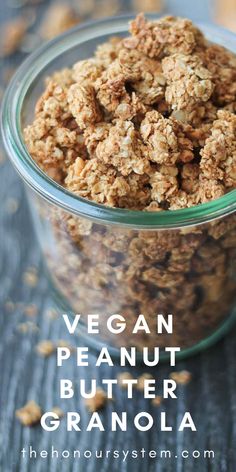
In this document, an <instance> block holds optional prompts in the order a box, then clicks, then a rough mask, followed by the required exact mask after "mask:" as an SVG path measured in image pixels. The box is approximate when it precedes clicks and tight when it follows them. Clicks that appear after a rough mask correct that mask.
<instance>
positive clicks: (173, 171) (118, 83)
mask: <svg viewBox="0 0 236 472" xmlns="http://www.w3.org/2000/svg"><path fill="white" fill-rule="evenodd" d="M130 32H131V36H130V37H128V38H125V39H121V38H112V39H111V40H110V41H109V42H108V43H105V44H102V45H99V46H98V48H97V51H96V52H95V55H94V57H93V58H90V59H86V60H83V61H79V62H78V63H76V64H75V65H74V66H73V68H72V69H65V70H62V71H59V72H57V73H55V74H54V75H53V76H52V77H50V78H49V79H48V81H47V87H46V90H45V92H44V94H43V95H42V97H41V98H40V99H39V101H38V103H37V106H36V116H35V121H34V123H33V124H32V125H30V126H28V127H27V128H26V130H25V140H26V144H27V146H28V149H29V151H30V153H31V155H32V157H33V158H34V159H35V160H36V161H37V162H38V164H39V165H40V167H41V168H42V169H43V170H44V171H45V172H47V173H48V175H49V176H50V177H51V178H53V179H55V180H57V181H58V182H59V183H61V184H62V185H64V186H65V187H66V188H67V189H68V190H70V191H72V192H74V193H76V194H77V195H79V196H81V197H84V198H87V199H90V200H93V201H95V202H97V203H103V204H105V205H109V206H113V207H119V208H129V209H136V210H147V211H153V210H155V211H158V210H163V209H164V210H168V209H170V210H173V209H178V208H185V207H189V206H193V205H197V204H199V203H205V202H207V201H210V200H213V199H215V198H218V197H220V196H221V195H223V194H225V193H226V192H228V191H230V190H232V189H234V188H235V177H234V166H235V164H234V162H235V153H236V139H235V127H236V124H235V122H236V118H235V103H236V58H235V56H234V55H233V53H231V52H230V51H227V50H226V49H225V48H223V47H221V46H218V45H214V44H213V45H212V44H209V43H208V41H207V40H206V39H205V38H204V36H203V34H202V33H201V32H200V31H199V30H198V28H197V27H195V26H194V25H193V23H192V22H191V21H190V20H187V19H182V18H175V17H165V18H162V19H159V20H157V21H153V22H150V21H148V20H146V19H145V17H144V16H143V15H142V14H141V15H138V16H137V18H136V19H135V20H134V21H132V22H131V26H130Z"/></svg>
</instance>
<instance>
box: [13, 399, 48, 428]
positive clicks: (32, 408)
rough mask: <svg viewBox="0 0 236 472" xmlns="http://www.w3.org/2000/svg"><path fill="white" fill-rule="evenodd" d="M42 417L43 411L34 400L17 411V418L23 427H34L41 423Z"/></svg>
mask: <svg viewBox="0 0 236 472" xmlns="http://www.w3.org/2000/svg"><path fill="white" fill-rule="evenodd" d="M41 416H42V410H41V408H40V406H39V405H37V403H35V402H34V401H33V400H31V401H29V402H28V403H27V404H26V405H25V406H23V407H22V408H20V409H19V410H16V417H17V418H18V420H19V421H20V422H21V423H22V424H23V426H33V425H35V424H37V423H39V421H40V419H41Z"/></svg>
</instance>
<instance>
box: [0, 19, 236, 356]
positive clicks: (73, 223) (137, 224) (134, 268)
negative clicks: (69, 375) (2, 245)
mask: <svg viewBox="0 0 236 472" xmlns="http://www.w3.org/2000/svg"><path fill="white" fill-rule="evenodd" d="M128 19H129V18H128V17H125V18H124V17H123V18H113V19H109V20H103V21H100V22H95V23H90V24H87V25H84V26H82V27H77V28H75V29H73V30H71V31H69V32H67V33H65V34H63V35H62V36H60V37H58V38H56V39H55V40H53V41H51V42H50V43H48V44H45V45H44V46H43V47H41V48H40V49H39V50H38V51H36V52H35V53H34V54H32V55H31V56H30V57H29V58H28V59H27V60H26V61H25V62H24V63H23V65H22V66H21V67H20V68H19V70H18V71H17V73H16V75H15V77H14V78H13V80H12V81H11V84H10V86H9V87H8V90H7V92H6V94H5V99H4V103H3V110H2V130H3V140H4V145H5V148H6V151H7V153H8V155H9V157H10V159H11V161H12V162H13V164H14V166H15V167H16V169H17V171H18V172H19V174H20V175H21V177H22V179H23V180H24V182H25V183H26V184H27V189H28V192H27V193H28V197H29V202H30V207H31V210H32V216H33V220H34V223H35V228H36V233H37V235H38V240H39V243H40V245H41V248H42V251H43V253H44V255H45V260H46V262H47V267H48V274H49V279H50V281H51V282H52V286H53V290H54V292H55V293H56V297H57V300H58V303H59V305H60V307H63V308H62V309H63V311H66V312H68V313H71V314H73V313H80V314H82V315H83V316H82V320H83V321H82V325H81V328H80V330H81V332H83V327H84V333H86V329H85V325H86V321H87V314H90V313H98V314H99V315H100V334H99V335H97V336H96V337H94V336H90V338H89V342H90V344H93V345H96V346H100V345H101V344H102V345H104V344H106V345H109V346H110V349H111V352H112V354H113V355H116V354H117V353H118V349H117V348H118V347H119V346H125V347H130V346H136V347H137V350H138V351H139V350H140V351H141V350H142V348H143V347H144V346H148V347H150V348H153V347H154V346H159V347H160V348H164V347H165V346H179V347H181V354H180V356H182V357H183V356H186V355H189V354H192V353H194V352H197V351H199V350H201V349H203V348H206V347H208V346H209V345H211V344H212V343H213V342H215V341H216V340H217V339H219V337H220V336H222V335H223V334H224V333H225V332H226V330H228V329H229V327H230V326H231V325H232V323H233V321H234V319H235V310H234V306H235V298H236V294H235V258H236V249H235V242H236V215H235V208H236V191H233V192H230V193H228V194H226V195H225V196H223V197H221V198H219V199H218V200H215V201H213V202H210V203H207V204H203V205H199V206H196V207H192V208H188V209H184V210H177V211H163V212H158V213H155V212H140V211H130V210H123V209H116V208H109V207H105V206H102V205H98V204H95V203H93V202H90V201H87V200H85V199H82V198H79V197H78V196H76V195H73V194H71V193H69V192H68V191H67V190H65V189H64V188H63V187H61V186H60V185H58V184H57V183H56V182H54V181H53V180H51V179H50V178H49V177H48V176H47V175H45V174H44V173H43V172H42V171H41V170H40V169H39V167H38V166H37V164H36V163H35V162H34V161H33V160H32V159H31V157H30V155H29V153H28V152H27V149H26V147H25V144H24V139H23V135H22V129H23V128H24V127H25V126H26V125H27V124H29V123H30V122H32V119H33V115H34V107H35V103H36V101H37V99H38V97H39V96H40V94H41V93H42V92H43V89H44V79H45V78H46V77H47V76H48V75H50V74H51V73H52V72H54V71H55V70H59V69H61V68H63V67H69V66H71V65H73V64H74V63H75V62H76V61H78V60H81V59H84V58H87V57H90V56H92V55H93V52H94V49H95V48H96V46H97V45H98V44H99V43H103V42H104V41H106V40H108V39H109V37H111V36H114V35H116V36H117V35H122V36H125V35H126V34H127V25H128ZM199 26H200V27H201V29H202V30H203V32H204V33H205V35H206V37H207V38H208V39H209V40H212V41H214V42H217V43H219V44H222V45H224V46H226V47H227V48H228V49H231V50H233V51H235V52H236V41H235V39H236V37H235V35H234V34H231V33H229V32H226V31H224V30H222V29H219V28H216V27H212V26H207V25H199ZM115 313H119V314H121V315H123V316H124V317H125V319H126V324H127V328H126V330H125V331H124V332H123V333H122V334H120V335H119V336H116V335H111V334H110V332H109V331H108V329H107V327H106V320H107V317H108V316H110V315H111V314H115ZM141 313H142V314H144V315H145V317H146V320H147V322H148V324H149V326H150V328H151V331H152V333H151V334H150V335H147V334H139V335H132V329H133V327H134V323H135V320H136V319H137V316H138V315H139V314H141ZM157 314H164V315H166V316H167V315H168V314H173V317H174V332H173V334H166V335H163V334H162V335H157V334H156V333H155V330H156V328H155V327H156V324H155V323H156V315H157Z"/></svg>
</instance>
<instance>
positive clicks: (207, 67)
mask: <svg viewBox="0 0 236 472" xmlns="http://www.w3.org/2000/svg"><path fill="white" fill-rule="evenodd" d="M150 4H151V2H150ZM130 32H131V35H130V36H129V37H128V38H120V37H114V38H111V39H110V40H109V41H108V42H107V43H104V44H100V45H98V47H97V50H96V51H95V53H94V57H92V58H87V59H83V60H79V61H77V62H76V63H75V64H74V66H73V67H72V68H71V69H69V68H65V69H63V70H61V71H57V72H55V73H54V74H53V75H52V76H51V77H49V78H48V79H47V81H46V89H45V91H44V93H43V95H42V96H41V97H40V98H39V100H38V102H37V104H36V109H35V120H34V122H33V123H31V124H30V125H28V126H27V128H26V129H25V131H24V136H25V141H26V145H27V147H28V150H29V152H30V154H31V156H32V158H33V159H35V161H36V162H37V164H38V165H39V166H40V168H41V169H42V170H43V171H44V172H46V173H47V174H48V175H49V176H50V177H51V178H53V179H54V180H56V181H57V182H58V183H59V184H61V185H62V186H64V187H65V189H66V190H67V191H70V192H71V193H73V194H75V195H77V196H79V197H81V198H84V199H87V200H90V201H91V202H95V203H97V204H102V205H107V206H110V207H114V208H125V209H129V210H138V211H144V212H145V211H146V212H154V214H155V213H157V212H163V211H173V210H179V209H185V208H190V207H193V206H195V205H199V204H202V203H207V202H210V201H212V200H215V199H217V198H219V197H221V196H223V195H225V194H226V193H228V192H230V191H231V190H233V189H235V188H236V167H235V162H236V138H235V136H236V118H235V110H236V75H235V74H236V59H235V55H234V54H233V53H231V52H230V51H228V50H226V49H225V48H223V47H222V46H219V45H216V44H210V43H209V42H208V41H207V40H206V39H205V37H204V36H203V34H202V33H201V31H200V30H199V29H198V28H197V27H196V26H195V25H194V24H193V23H192V22H191V21H190V20H187V19H183V18H175V17H166V18H161V19H157V20H156V21H148V20H146V19H145V17H144V16H143V15H138V17H137V18H136V19H135V20H134V21H132V22H131V26H130ZM78 59H79V58H78ZM40 216H41V218H42V220H43V224H49V225H50V229H49V230H50V231H51V238H50V241H51V242H50V243H49V242H48V244H45V241H44V243H43V246H46V256H47V259H48V261H49V264H50V267H51V269H52V274H53V277H54V281H55V284H56V286H57V287H58V288H59V289H60V291H61V292H62V293H63V294H64V295H65V297H66V299H68V300H69V301H70V305H71V306H72V307H73V310H74V312H79V313H83V312H85V313H88V312H91V313H93V312H95V313H96V312H97V313H98V312H100V313H108V312H113V313H122V312H125V314H126V318H127V320H130V325H132V320H133V319H134V318H135V317H136V316H137V314H138V313H144V314H145V316H147V317H149V318H150V324H151V323H152V317H153V313H155V312H163V313H174V315H175V318H176V324H175V333H174V334H173V336H171V337H168V336H165V335H163V336H162V337H161V338H158V340H157V337H156V336H155V333H154V334H153V335H150V336H148V339H147V338H145V336H144V335H141V334H140V336H136V337H133V336H132V334H129V333H128V334H126V335H124V336H121V339H120V340H118V339H117V338H116V339H114V338H112V336H111V335H109V334H105V333H104V336H103V337H104V340H108V341H109V342H111V341H112V342H114V343H117V345H119V343H120V345H128V346H132V345H133V346H134V345H135V346H137V347H138V348H140V349H141V348H142V346H144V345H146V344H148V345H149V346H155V345H156V343H157V342H158V344H159V345H160V346H165V345H171V346H174V345H179V346H181V347H188V346H191V345H193V344H195V343H197V342H199V341H200V340H201V339H203V338H205V337H207V336H208V335H210V334H211V333H212V332H213V331H214V329H216V328H217V327H219V325H220V324H221V323H222V322H223V321H224V319H225V317H226V316H227V315H228V313H229V312H230V310H231V308H232V305H233V303H234V301H235V283H234V278H233V271H232V263H233V262H234V261H235V256H236V254H235V240H236V238H235V232H236V218H235V215H230V216H227V217H225V218H223V219H221V220H217V219H216V220H215V221H212V222H208V223H207V222H206V223H204V224H201V225H200V226H196V227H195V226H192V227H188V228H185V227H183V228H177V229H172V230H166V231H157V230H156V231H155V230H148V231H146V230H141V229H140V230H135V229H129V228H125V229H124V228H122V227H121V228H118V227H113V226H112V225H102V224H98V223H95V222H92V221H90V220H88V219H86V218H82V217H78V216H74V215H72V214H69V213H66V212H63V211H62V210H59V209H56V208H54V207H53V208H51V207H50V208H48V206H47V205H46V206H44V204H43V202H41V201H40ZM48 220H49V223H48ZM45 222H46V223H45ZM52 244H54V245H55V251H54V250H53V248H52ZM59 259H60V261H63V262H61V263H59V262H58V260H59ZM193 313H194V316H192V314H193ZM104 317H106V315H105V314H104ZM85 322H86V318H85ZM125 336H126V337H125ZM158 401H159V400H157V403H158Z"/></svg>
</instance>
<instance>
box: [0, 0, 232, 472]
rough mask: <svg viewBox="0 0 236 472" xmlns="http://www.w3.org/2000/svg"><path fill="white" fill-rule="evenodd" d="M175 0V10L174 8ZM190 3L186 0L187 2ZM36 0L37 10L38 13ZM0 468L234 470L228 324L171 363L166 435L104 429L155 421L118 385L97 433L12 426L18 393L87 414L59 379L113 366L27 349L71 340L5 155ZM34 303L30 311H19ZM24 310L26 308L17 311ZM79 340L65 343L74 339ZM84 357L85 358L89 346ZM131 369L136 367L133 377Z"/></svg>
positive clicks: (161, 373) (0, 239)
mask: <svg viewBox="0 0 236 472" xmlns="http://www.w3.org/2000/svg"><path fill="white" fill-rule="evenodd" d="M167 3H168V7H169V8H170V4H171V6H172V8H173V10H174V13H177V10H178V13H179V14H186V15H188V14H191V13H192V16H194V15H193V13H194V11H193V6H192V5H191V7H190V2H189V1H186V0H185V2H184V1H178V2H177V1H176V0H175V1H173V2H167ZM184 4H185V7H183V5H184ZM191 4H192V2H191ZM45 6H46V5H45V3H42V4H40V5H39V6H38V7H37V8H38V9H39V10H38V15H40V14H41V13H42V12H43V10H44V8H45ZM0 8H1V21H4V19H5V18H7V17H8V18H10V17H11V16H12V15H13V13H14V12H15V10H13V9H10V8H8V7H7V6H6V5H5V4H4V5H3V4H2V3H1V7H0ZM195 12H196V16H197V18H198V19H204V20H208V19H209V14H210V9H209V8H208V3H207V2H204V1H202V2H201V1H198V3H197V4H196V10H195ZM21 60H22V55H20V56H19V55H18V56H14V57H13V58H12V59H11V60H10V61H5V62H4V69H3V68H2V69H1V75H2V80H3V76H4V71H5V72H6V70H7V69H8V68H9V66H10V67H11V66H12V65H17V64H19V62H20V61H21ZM0 201H1V206H0V277H1V278H0V306H1V311H0V472H18V471H20V472H56V471H60V472H70V471H71V472H75V471H76V472H77V471H79V472H92V471H99V472H106V471H110V472H116V471H117V472H118V471H119V472H132V471H135V472H139V471H140V472H141V471H145V472H154V471H155V472H182V471H183V472H190V471H191V472H192V471H195V472H208V471H212V472H235V471H236V451H235V446H236V360H235V359H236V329H233V330H232V332H231V333H230V334H229V335H228V336H227V337H226V338H225V339H224V340H223V341H221V342H219V343H218V344H217V345H216V346H215V347H214V348H212V349H210V350H209V351H207V352H204V353H202V354H201V355H199V356H197V357H194V358H191V359H189V360H187V361H185V362H181V363H179V364H178V369H187V370H188V371H190V372H191V373H192V375H193V379H192V381H191V382H190V383H189V384H188V385H186V386H183V387H179V395H178V399H177V400H171V401H169V400H167V401H165V402H163V405H162V406H161V408H160V409H161V410H163V411H166V412H167V414H168V421H169V422H170V424H171V425H173V427H174V430H173V432H162V433H161V432H159V430H158V427H157V428H155V429H154V430H153V432H149V433H141V432H137V430H136V429H135V428H134V427H133V426H132V422H130V426H129V428H128V431H127V432H122V433H120V432H116V433H111V432H110V427H109V421H110V414H111V411H112V410H115V411H117V412H121V411H125V410H127V411H128V416H129V418H130V419H132V418H133V416H134V415H135V414H136V413H138V412H139V411H142V410H143V411H150V412H151V413H152V414H153V415H154V416H155V418H156V420H157V422H159V411H160V409H158V408H154V407H151V406H150V402H148V401H146V400H145V401H144V400H143V399H142V395H141V394H140V393H137V395H136V398H135V400H134V401H127V400H126V396H125V393H124V392H123V391H122V390H119V392H118V393H117V395H116V400H115V402H113V403H112V402H110V403H109V404H108V406H107V408H106V409H105V410H104V411H103V413H102V418H103V421H104V424H105V425H106V426H107V432H104V433H100V432H98V431H96V432H91V433H86V432H70V433H67V432H66V426H65V420H62V423H61V427H60V429H59V430H57V431H55V432H52V433H48V432H43V430H42V428H41V427H40V426H36V427H34V428H26V427H22V426H21V425H20V423H19V422H18V420H17V419H16V418H15V410H16V409H17V408H19V407H21V406H23V405H24V404H25V403H26V402H27V401H28V400H32V399H33V400H35V401H36V402H37V403H39V404H40V405H41V407H42V408H43V410H45V411H47V410H50V409H51V408H52V407H54V406H59V407H60V408H62V410H64V411H65V412H66V411H68V410H70V411H78V412H80V413H81V416H82V423H83V424H86V423H87V421H88V418H89V414H88V413H87V411H86V410H85V408H84V403H83V402H82V401H81V399H80V398H79V395H75V398H74V399H72V400H64V401H62V400H61V401H60V400H59V394H58V385H59V379H60V378H63V377H65V378H66V377H69V378H71V379H73V380H74V382H75V385H76V383H77V382H78V380H79V378H80V377H84V376H85V377H86V378H88V379H90V378H93V377H95V378H97V379H100V381H101V379H102V378H104V377H107V378H109V377H110V378H115V377H116V375H117V373H118V372H119V370H120V369H119V368H118V367H115V368H113V369H112V368H103V369H96V368H95V367H91V368H90V369H85V368H79V369H78V368H76V367H75V363H74V361H73V360H71V362H70V363H69V364H66V366H65V367H62V368H61V369H58V368H56V357H55V356H54V355H52V356H51V357H49V358H48V359H45V358H43V357H40V356H39V355H38V354H36V352H35V346H36V344H37V343H38V342H39V341H40V340H44V339H50V340H55V341H58V339H65V340H66V339H67V340H68V341H69V342H70V343H71V339H69V336H68V335H67V332H66V330H65V327H64V324H63V322H62V320H61V318H60V317H59V318H57V319H53V318H51V317H50V316H49V313H51V309H52V308H53V307H54V302H53V300H52V297H51V293H50V289H49V287H48V283H47V279H46V277H45V273H44V268H43V264H42V260H41V255H40V251H39V249H38V245H37V242H36V240H35V235H34V230H33V228H32V225H31V220H30V215H29V209H28V205H27V202H26V198H25V193H24V189H23V185H22V183H21V182H20V180H19V178H18V176H17V175H16V174H15V172H14V171H13V169H12V168H11V166H10V164H9V163H8V162H4V163H1V167H0ZM31 266H34V267H36V268H37V271H38V284H37V286H36V287H33V286H30V285H28V284H26V283H24V281H23V274H24V273H25V271H27V270H28V268H29V267H31ZM31 304H33V305H35V306H36V307H37V313H36V314H34V313H33V311H34V310H31V315H32V316H31V317H30V316H29V314H30V309H29V308H27V307H28V306H29V305H31ZM25 310H26V312H27V313H28V315H27V314H25ZM81 342H82V341H81V340H79V339H78V340H74V343H75V344H76V343H77V344H79V343H81ZM90 358H91V364H93V362H94V355H93V354H92V353H91V356H90ZM171 370H172V369H170V368H169V367H168V366H167V365H161V366H160V367H158V368H157V369H156V370H155V371H154V376H155V377H156V378H157V379H158V380H159V381H161V380H162V379H163V378H167V377H168V374H169V372H170V371H171ZM139 371H140V369H137V372H136V373H137V374H139ZM186 410H187V411H190V412H191V414H192V416H193V418H194V420H195V422H196V425H197V428H198V431H197V432H196V433H193V432H188V433H186V432H185V433H178V432H177V431H176V425H177V424H178V423H179V418H180V417H181V415H182V413H183V412H184V411H186ZM29 445H31V446H32V447H33V449H35V450H36V452H37V454H38V453H39V452H40V451H41V450H45V449H46V450H49V451H50V450H51V446H54V447H55V448H56V449H57V450H58V451H59V452H61V451H63V450H69V451H73V450H74V449H78V450H80V451H81V455H83V452H84V451H86V450H88V449H91V450H92V451H93V453H94V451H95V450H100V449H103V450H104V449H106V450H111V451H112V450H114V449H118V450H122V449H125V450H141V449H142V448H144V449H145V450H146V451H147V452H148V451H149V450H152V449H153V450H156V451H160V450H170V451H171V452H172V458H171V459H166V460H164V459H163V460H161V459H158V460H154V459H150V458H148V456H147V455H145V457H144V458H143V459H142V460H141V459H139V460H136V459H133V460H132V459H129V460H128V461H127V462H122V460H120V459H119V460H114V459H112V458H111V457H108V458H107V459H103V460H98V459H97V460H95V459H93V458H92V459H90V460H88V459H85V458H83V457H82V458H81V459H76V460H74V461H73V460H70V459H69V460H68V459H60V460H56V459H51V458H50V457H49V458H47V459H43V458H40V457H37V459H32V460H29V458H27V459H23V458H22V454H21V453H20V451H21V450H22V449H23V448H26V449H27V450H28V448H29ZM210 449H212V450H214V451H215V459H214V460H207V459H204V458H203V457H200V459H198V460H196V459H194V458H193V457H191V452H192V451H193V450H199V451H200V452H201V453H202V451H204V450H210ZM182 450H187V451H189V453H190V457H189V458H188V459H186V460H185V459H183V458H181V451H182Z"/></svg>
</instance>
